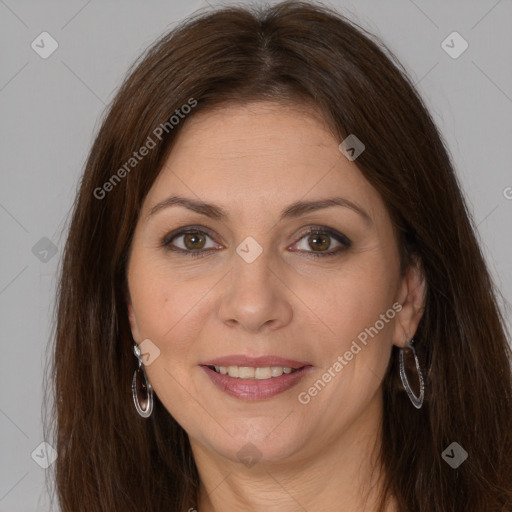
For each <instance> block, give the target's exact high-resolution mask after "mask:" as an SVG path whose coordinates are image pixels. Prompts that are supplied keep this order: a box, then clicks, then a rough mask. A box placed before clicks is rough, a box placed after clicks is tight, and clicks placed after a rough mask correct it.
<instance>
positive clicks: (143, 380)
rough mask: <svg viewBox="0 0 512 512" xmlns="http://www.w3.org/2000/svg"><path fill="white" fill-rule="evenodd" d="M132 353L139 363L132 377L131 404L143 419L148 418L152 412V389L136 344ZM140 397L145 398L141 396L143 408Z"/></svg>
mask: <svg viewBox="0 0 512 512" xmlns="http://www.w3.org/2000/svg"><path fill="white" fill-rule="evenodd" d="M133 353H134V354H135V356H136V357H137V359H138V361H139V364H138V366H137V368H135V371H134V372H133V377H132V396H133V403H134V404H135V409H137V412H138V413H139V414H140V415H141V416H142V417H143V418H149V417H150V416H151V413H152V412H153V388H152V387H151V383H150V382H149V380H148V378H147V376H146V372H145V370H144V368H143V367H142V355H141V353H140V348H139V347H138V345H136V344H135V345H134V346H133ZM141 395H145V397H144V396H142V405H145V407H142V406H141V403H140V402H141V400H140V398H139V397H140V396H141Z"/></svg>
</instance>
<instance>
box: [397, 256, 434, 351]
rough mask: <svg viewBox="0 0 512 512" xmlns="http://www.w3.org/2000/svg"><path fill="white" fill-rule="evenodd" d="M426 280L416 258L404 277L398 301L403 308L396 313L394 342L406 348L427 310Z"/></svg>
mask: <svg viewBox="0 0 512 512" xmlns="http://www.w3.org/2000/svg"><path fill="white" fill-rule="evenodd" d="M426 288H427V284H426V280H425V276H424V275H423V272H422V270H421V267H420V265H419V262H418V261H417V260H415V262H414V264H412V265H411V266H410V267H409V268H408V269H407V271H406V273H405V276H404V277H402V279H401V281H400V285H399V290H398V297H397V299H396V300H397V302H398V303H399V304H400V305H401V306H402V309H401V310H400V311H399V312H398V313H397V314H396V322H395V328H394V332H393V343H394V344H395V345H396V346H397V347H400V348H404V347H405V346H407V345H408V343H409V342H410V341H411V338H413V337H414V334H415V333H416V329H417V328H418V324H419V323H420V320H421V317H422V316H423V311H424V310H425V296H426Z"/></svg>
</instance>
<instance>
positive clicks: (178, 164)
mask: <svg viewBox="0 0 512 512" xmlns="http://www.w3.org/2000/svg"><path fill="white" fill-rule="evenodd" d="M387 52H388V55H391V58H393V59H394V57H393V55H392V54H391V53H390V52H389V51H387ZM395 60H396V59H395ZM474 231H475V230H474V226H473V224H472V220H471V218H470V215H469V213H468V210H467V207H466V205H465V202H464V199H463V197H462V194H461V191H460V188H459V185H458V182H457V179H456V176H455V173H454V170H453V167H452V164H451V162H450V159H449V157H448V154H447V151H446V149H445V146H444V144H443V141H442V139H441V136H440V134H439V132H438V130H437V129H436V127H435V125H434V123H433V121H432V119H431V117H430V115H429V114H428V112H427V110H426V108H425V106H424V104H423V103H422V101H421V99H420V98H419V96H418V94H417V92H416V91H415V90H414V87H413V86H412V85H411V83H410V81H409V79H408V78H407V76H406V74H405V72H404V71H403V70H400V69H399V68H398V65H397V64H396V63H393V61H392V60H390V57H388V56H386V54H385V51H384V50H383V49H381V48H380V47H379V44H378V43H377V42H375V41H374V38H372V36H370V35H368V34H365V33H364V30H363V29H361V28H360V27H357V26H355V25H354V24H353V23H350V22H349V21H347V20H346V19H344V18H343V17H342V16H340V15H338V14H337V13H335V12H333V11H330V10H329V9H326V8H323V7H319V6H315V5H313V4H307V3H299V2H287V3H281V4H278V5H275V6H273V7H267V8H265V9H261V10H258V9H249V8H235V7H233V8H224V9H221V10H218V11H215V12H212V13H208V14H200V15H196V16H194V17H192V18H191V19H189V20H187V21H186V22H185V23H183V24H182V25H181V26H179V27H178V28H176V29H175V30H173V31H172V32H170V33H169V34H167V35H165V36H164V37H163V38H162V39H161V40H159V41H158V42H157V43H156V44H155V45H153V46H152V47H151V48H150V49H149V50H148V51H147V52H146V54H145V55H144V57H143V58H142V59H141V60H140V62H139V63H138V64H137V65H136V66H135V67H134V68H133V69H132V70H131V73H130V75H129V76H128V78H127V79H126V81H125V82H124V84H123V85H122V87H121V89H120V91H119V92H118V94H117V96H116V98H115V99H114V101H113V103H112V105H111V107H110V109H109V112H108V115H107V116H106V118H105V120H104V121H103V124H102V127H101V129H100V131H99V133H98V135H97V138H96V140H95V142H94V145H93V147H92V149H91V153H90V156H89V159H88V161H87V165H86V169H85V172H84V176H83V180H82V182H81V186H80V190H79V193H78V197H77V200H76V203H75V208H74V213H73V217H72V222H71V226H70V231H69V236H68V241H67V245H66V250H65V255H64V259H63V266H62V274H61V281H60V289H59V301H58V311H57V324H56V345H55V362H54V368H53V375H54V389H55V404H56V405H55V411H54V412H55V418H56V422H55V434H56V446H57V451H58V459H57V461H56V484H57V493H58V498H59V502H60V506H61V509H62V511H63V512H68V511H77V510H88V511H100V510H109V511H117V510H119V511H121V510H123V511H127V510H137V511H140V510H145V511H155V512H156V511H163V510H166V511H169V510H173V511H179V512H182V511H187V510H188V511H192V510H198V511H199V512H211V511H219V510H247V511H249V510H251V511H256V510H258V511H259V510H275V511H284V512H287V511H296V510H309V511H314V510H327V511H338V510H343V511H345V512H355V511H362V510H369V511H370V510H371V511H386V512H389V511H399V512H406V511H407V512H410V511H413V510H414V511H416V512H426V511H432V510H436V511H437V510H439V511H443V512H448V511H460V510H464V511H466V512H468V511H474V512H477V511H478V512H481V511H484V510H485V511H502V512H503V511H505V510H510V509H511V507H512V463H511V461H512V457H511V455H512V376H511V367H510V361H511V352H510V347H509V345H508V343H507V338H506V332H505V326H504V321H503V318H502V315H501V313H500V311H499V308H498V306H497V300H496V293H497V292H496V291H495V289H494V286H493V283H492V281H491V279H490V277H489V273H488V271H487V268H486V265H485V263H484V259H483V257H482V253H481V250H480V248H479V246H478V244H477V241H476V238H475V234H474Z"/></svg>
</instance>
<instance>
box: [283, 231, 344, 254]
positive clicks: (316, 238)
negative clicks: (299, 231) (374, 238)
mask: <svg viewBox="0 0 512 512" xmlns="http://www.w3.org/2000/svg"><path fill="white" fill-rule="evenodd" d="M333 240H334V249H332V247H333ZM336 244H337V245H336ZM351 245H352V242H351V241H350V240H349V239H348V238H347V237H346V236H345V235H343V234H342V233H338V232H337V231H334V230H332V229H327V228H322V229H320V228H313V229H310V230H309V231H307V232H306V233H305V234H303V235H302V237H301V238H300V240H299V241H298V242H296V243H295V244H294V249H292V250H294V251H298V252H303V253H305V254H307V256H312V257H314V258H317V257H323V256H336V255H337V254H339V253H341V252H343V251H344V250H346V249H348V248H349V247H351ZM328 249H332V250H328Z"/></svg>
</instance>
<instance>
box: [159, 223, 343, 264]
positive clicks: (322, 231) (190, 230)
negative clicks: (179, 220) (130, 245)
mask: <svg viewBox="0 0 512 512" xmlns="http://www.w3.org/2000/svg"><path fill="white" fill-rule="evenodd" d="M187 234H200V235H206V236H208V237H209V238H212V236H211V235H210V234H209V233H208V232H206V231H204V230H203V229H199V228H194V227H193V226H191V227H187V228H183V229H180V230H178V231H175V232H172V233H169V234H167V235H166V236H165V237H164V238H163V239H162V243H161V246H162V247H163V248H165V249H166V250H169V251H172V252H176V253H182V254H185V255H187V256H190V257H192V258H198V257H199V258H201V257H203V256H207V255H208V253H210V252H212V251H215V250H217V249H198V250H194V251H192V250H189V251H186V250H184V249H180V248H173V247H171V242H172V241H173V240H175V239H176V238H179V237H180V236H183V235H187ZM312 234H317V235H328V236H330V237H332V238H334V239H335V240H336V241H337V242H339V243H340V244H341V247H338V248H337V249H335V250H333V251H328V252H317V251H301V250H299V251H297V252H303V253H306V254H307V255H308V257H312V258H314V259H316V258H324V257H332V256H336V255H338V254H339V253H341V252H343V251H345V250H346V249H348V248H350V247H351V245H352V242H351V240H350V239H349V238H347V237H346V236H345V235H343V234H342V233H338V232H337V231H335V230H333V229H330V228H322V227H318V226H316V227H312V228H310V229H309V230H308V231H306V232H304V233H302V234H301V236H300V237H299V239H298V240H297V242H295V243H298V242H300V241H301V240H302V239H303V238H305V237H306V236H308V235H312Z"/></svg>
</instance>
